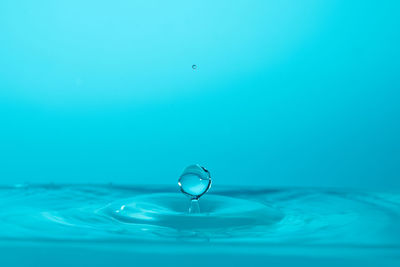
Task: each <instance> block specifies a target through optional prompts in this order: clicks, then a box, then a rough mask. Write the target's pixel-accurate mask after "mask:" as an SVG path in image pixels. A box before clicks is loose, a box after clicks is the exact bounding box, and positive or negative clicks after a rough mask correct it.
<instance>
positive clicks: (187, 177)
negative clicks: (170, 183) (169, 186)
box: [178, 164, 211, 199]
mask: <svg viewBox="0 0 400 267" xmlns="http://www.w3.org/2000/svg"><path fill="white" fill-rule="evenodd" d="M178 185H179V187H180V188H181V191H182V193H184V194H186V195H188V196H189V197H190V198H192V199H199V198H200V197H201V196H202V195H204V194H205V193H206V192H207V191H208V189H210V187H211V176H210V172H209V171H207V170H206V169H205V168H204V167H201V166H200V165H198V164H196V165H190V166H188V167H186V169H185V170H184V171H183V173H182V174H181V177H180V178H179V181H178Z"/></svg>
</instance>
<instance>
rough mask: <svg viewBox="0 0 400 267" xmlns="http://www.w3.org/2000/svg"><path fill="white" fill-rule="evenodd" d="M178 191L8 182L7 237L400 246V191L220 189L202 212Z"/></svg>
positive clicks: (0, 196)
mask: <svg viewBox="0 0 400 267" xmlns="http://www.w3.org/2000/svg"><path fill="white" fill-rule="evenodd" d="M175 190H176V189H175ZM152 192H154V193H152ZM171 192H174V189H173V188H163V187H157V188H149V187H134V186H113V185H109V186H95V185H88V186H62V185H58V186H55V185H53V186H23V187H21V186H18V187H2V188H0V229H1V231H0V239H2V240H22V241H35V240H36V241H37V240H59V241H67V240H72V241H80V240H85V241H88V242H97V241H100V240H102V241H107V240H108V241H113V242H137V241H140V240H147V241H149V242H161V241H171V242H174V240H175V241H176V240H181V239H184V240H187V241H195V240H208V241H212V242H215V243H221V244H222V243H229V244H232V243H243V242H245V243H246V244H264V245H268V244H269V245H272V244H275V245H291V246H297V245H302V246H304V245H315V246H328V247H329V246H336V247H337V246H341V247H346V246H347V247H348V246H351V247H365V246H369V247H382V248H384V247H396V248H400V230H399V227H398V225H399V222H400V194H398V193H393V192H378V193H375V192H361V191H348V190H347V191H345V190H323V189H311V188H302V189H293V188H286V189H277V188H275V189H274V188H265V189H261V190H252V189H243V188H238V189H235V188H233V189H232V188H229V189H214V191H213V194H210V195H207V196H205V197H204V199H201V200H200V206H201V211H202V212H201V213H200V214H188V212H187V210H188V207H189V204H190V203H189V200H188V199H187V198H185V196H183V195H182V194H180V193H179V192H178V193H171Z"/></svg>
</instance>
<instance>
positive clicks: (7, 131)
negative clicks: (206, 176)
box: [0, 0, 400, 189]
mask: <svg viewBox="0 0 400 267" xmlns="http://www.w3.org/2000/svg"><path fill="white" fill-rule="evenodd" d="M399 13H400V2H399V1H340V0H337V1H317V0H315V1H312V0H304V1H294V0H292V1H289V0H283V1H261V0H260V1H256V0H254V1H242V0H238V1H226V0H220V1H211V0H202V1H198V0H196V1H194V0H189V1H172V0H170V1H160V0H135V1H127V0H115V1H93V0H84V1H78V0H69V1H63V0H61V1H50V0H38V1H28V0H20V1H17V0H13V1H11V0H2V1H1V2H0V183H3V184H13V183H22V182H32V183H41V182H55V183H87V182H88V183H104V182H115V183H132V184H172V183H176V181H177V177H178V175H179V174H180V172H181V171H182V170H183V168H184V167H185V166H186V165H188V164H191V163H201V164H203V165H204V166H206V167H207V168H209V169H210V170H211V173H212V175H213V176H214V178H215V184H216V185H217V184H234V185H235V184H236V185H243V184H249V185H263V186H345V187H367V188H380V189H382V188H396V187H397V188H398V187H399V186H400V177H399V176H400V175H399V173H400V164H399V163H400V140H399V136H400V91H399V90H400V80H399V69H400V52H399V47H400V30H399V29H400V19H399ZM192 64H197V65H198V69H197V70H193V69H192V68H191V66H192Z"/></svg>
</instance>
